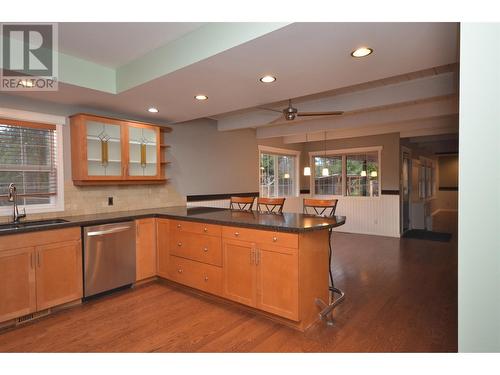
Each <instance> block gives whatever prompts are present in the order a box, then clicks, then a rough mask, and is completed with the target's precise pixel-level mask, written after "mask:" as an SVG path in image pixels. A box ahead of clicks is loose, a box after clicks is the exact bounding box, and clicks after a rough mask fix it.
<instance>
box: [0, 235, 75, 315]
mask: <svg viewBox="0 0 500 375" xmlns="http://www.w3.org/2000/svg"><path fill="white" fill-rule="evenodd" d="M80 236H81V233H80V228H79V227H75V228H67V229H55V230H49V231H40V232H30V233H25V234H22V233H21V234H13V235H7V236H2V237H1V241H0V322H3V321H6V320H10V319H14V318H17V317H20V316H23V315H26V314H30V313H33V312H36V311H40V310H44V309H47V308H49V307H53V306H56V305H61V304H64V303H66V302H71V301H74V300H78V299H80V298H82V296H83V286H82V246H81V240H80Z"/></svg>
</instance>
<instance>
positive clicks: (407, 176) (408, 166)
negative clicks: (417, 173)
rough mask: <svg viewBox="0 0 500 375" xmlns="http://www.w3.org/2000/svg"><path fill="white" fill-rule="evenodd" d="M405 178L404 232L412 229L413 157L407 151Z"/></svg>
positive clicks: (404, 159)
mask: <svg viewBox="0 0 500 375" xmlns="http://www.w3.org/2000/svg"><path fill="white" fill-rule="evenodd" d="M402 174H403V176H402V177H403V178H402V188H403V189H402V190H403V196H402V211H403V215H402V216H403V232H406V231H407V230H409V229H410V186H411V181H410V178H411V159H410V155H409V154H408V153H407V152H403V171H402Z"/></svg>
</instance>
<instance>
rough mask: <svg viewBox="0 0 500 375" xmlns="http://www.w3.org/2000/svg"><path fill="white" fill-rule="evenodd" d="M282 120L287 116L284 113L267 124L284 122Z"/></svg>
mask: <svg viewBox="0 0 500 375" xmlns="http://www.w3.org/2000/svg"><path fill="white" fill-rule="evenodd" d="M282 121H285V118H284V117H283V115H281V116H280V117H278V118H276V119H274V120H273V121H271V122H268V123H267V124H266V125H274V124H276V123H279V122H282Z"/></svg>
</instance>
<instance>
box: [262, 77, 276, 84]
mask: <svg viewBox="0 0 500 375" xmlns="http://www.w3.org/2000/svg"><path fill="white" fill-rule="evenodd" d="M259 81H261V82H263V83H271V82H274V81H276V77H273V76H264V77H262V78H261V79H260V80H259Z"/></svg>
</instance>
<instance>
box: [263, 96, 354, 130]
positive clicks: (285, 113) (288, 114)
mask: <svg viewBox="0 0 500 375" xmlns="http://www.w3.org/2000/svg"><path fill="white" fill-rule="evenodd" d="M262 109H265V110H268V111H273V112H280V113H281V114H282V116H280V117H278V118H277V119H275V120H273V121H271V122H270V123H269V124H274V123H276V122H281V121H282V120H283V119H285V120H286V121H293V120H295V118H296V117H312V116H339V115H342V114H343V113H344V111H327V112H299V110H298V109H297V108H295V107H293V106H292V99H288V107H287V108H284V109H283V110H281V111H278V110H276V109H271V108H262Z"/></svg>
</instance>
